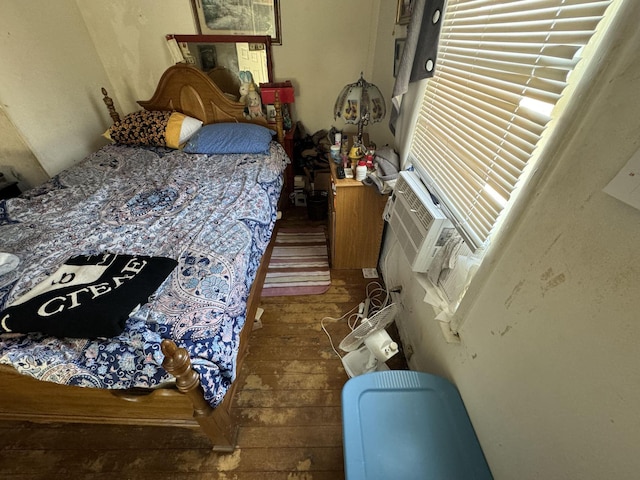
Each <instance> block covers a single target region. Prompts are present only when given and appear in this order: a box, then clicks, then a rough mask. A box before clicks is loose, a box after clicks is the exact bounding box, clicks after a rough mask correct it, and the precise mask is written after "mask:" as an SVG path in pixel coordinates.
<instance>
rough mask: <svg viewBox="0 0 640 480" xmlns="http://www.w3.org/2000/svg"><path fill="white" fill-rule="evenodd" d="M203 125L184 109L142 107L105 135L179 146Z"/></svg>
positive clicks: (135, 142)
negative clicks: (179, 111)
mask: <svg viewBox="0 0 640 480" xmlns="http://www.w3.org/2000/svg"><path fill="white" fill-rule="evenodd" d="M200 127H202V122H201V121H200V120H198V119H196V118H192V117H188V116H187V115H184V114H182V113H178V112H171V111H147V110H140V111H138V112H133V113H130V114H128V115H127V116H125V117H124V118H123V119H122V120H121V121H119V122H118V123H116V124H114V125H112V126H111V128H109V130H107V131H106V132H105V137H107V138H109V139H110V140H113V141H114V142H116V143H122V144H124V145H144V146H156V147H170V148H179V147H180V145H181V144H183V143H184V142H186V141H187V140H188V139H189V138H191V136H192V135H193V134H194V133H195V132H197V131H198V130H199V129H200Z"/></svg>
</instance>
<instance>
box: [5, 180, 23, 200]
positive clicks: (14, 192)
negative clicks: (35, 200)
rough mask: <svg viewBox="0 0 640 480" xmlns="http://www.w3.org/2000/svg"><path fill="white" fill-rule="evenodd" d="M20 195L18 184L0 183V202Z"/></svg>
mask: <svg viewBox="0 0 640 480" xmlns="http://www.w3.org/2000/svg"><path fill="white" fill-rule="evenodd" d="M21 193H22V192H21V191H20V189H19V188H18V182H2V183H0V200H6V199H7V198H13V197H17V196H18V195H20V194H21Z"/></svg>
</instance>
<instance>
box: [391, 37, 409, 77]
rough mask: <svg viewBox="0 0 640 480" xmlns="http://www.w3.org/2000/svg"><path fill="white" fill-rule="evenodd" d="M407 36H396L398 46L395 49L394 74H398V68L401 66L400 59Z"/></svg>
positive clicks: (395, 75)
mask: <svg viewBox="0 0 640 480" xmlns="http://www.w3.org/2000/svg"><path fill="white" fill-rule="evenodd" d="M406 41H407V39H406V38H396V46H395V48H394V49H393V76H394V77H397V76H398V68H399V67H400V60H401V59H402V52H403V51H404V43H405V42H406Z"/></svg>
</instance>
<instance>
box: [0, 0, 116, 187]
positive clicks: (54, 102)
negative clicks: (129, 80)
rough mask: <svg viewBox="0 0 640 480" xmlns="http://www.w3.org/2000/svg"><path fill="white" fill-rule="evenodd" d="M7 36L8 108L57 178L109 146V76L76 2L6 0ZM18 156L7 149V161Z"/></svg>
mask: <svg viewBox="0 0 640 480" xmlns="http://www.w3.org/2000/svg"><path fill="white" fill-rule="evenodd" d="M0 32H2V35H0V58H2V69H1V70H0V102H2V105H3V108H4V111H5V114H6V117H7V118H8V119H9V120H10V122H9V123H10V124H12V125H13V126H15V128H16V130H17V132H18V134H17V135H18V136H19V137H21V138H22V139H23V140H24V143H25V144H26V145H27V146H28V148H29V149H30V150H31V151H32V152H33V154H34V155H35V157H36V158H37V159H38V161H39V162H40V165H41V166H42V167H43V168H44V170H45V171H46V172H47V173H48V174H49V175H53V174H55V173H57V172H59V171H60V170H62V169H63V168H65V167H67V166H69V165H70V164H72V163H74V162H77V161H79V160H81V159H82V158H84V157H85V156H86V155H87V154H88V153H89V152H91V151H93V150H95V149H96V148H97V147H98V146H99V145H100V144H101V140H100V134H101V133H102V131H104V129H106V127H107V126H108V123H107V120H108V118H109V117H108V116H106V115H105V114H104V105H103V104H102V100H101V96H100V87H102V86H107V87H108V86H109V83H108V79H107V77H106V73H105V70H104V68H103V67H102V64H101V62H100V59H99V58H98V55H97V53H96V50H95V49H94V48H93V43H92V42H91V39H90V38H89V36H88V33H87V29H86V26H85V24H84V21H83V19H82V16H81V15H80V11H79V10H78V8H77V6H76V3H75V1H73V0H60V1H56V2H49V1H46V0H33V1H29V2H24V1H21V0H5V1H3V2H2V4H1V5H0ZM14 155H15V153H14V152H13V151H12V150H11V149H10V148H9V147H8V146H7V145H6V144H3V145H0V158H13V157H14ZM19 155H26V156H29V154H28V152H24V151H22V150H21V151H20V153H19ZM29 168H30V167H29ZM29 171H30V172H32V174H33V175H37V174H38V172H33V171H32V169H29Z"/></svg>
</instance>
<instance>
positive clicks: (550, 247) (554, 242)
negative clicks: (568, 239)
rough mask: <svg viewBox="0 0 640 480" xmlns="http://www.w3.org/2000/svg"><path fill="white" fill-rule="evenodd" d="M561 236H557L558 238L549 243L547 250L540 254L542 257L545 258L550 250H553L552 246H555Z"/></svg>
mask: <svg viewBox="0 0 640 480" xmlns="http://www.w3.org/2000/svg"><path fill="white" fill-rule="evenodd" d="M561 236H562V233H560V234H558V236H557V237H556V238H554V239H553V242H551V244H550V245H549V246H548V247H547V249H546V250H545V251H544V253H543V254H542V256H546V255H547V254H548V253H549V252H550V251H551V249H552V248H553V246H554V245H555V244H556V242H557V241H558V240H560V237H561Z"/></svg>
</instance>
